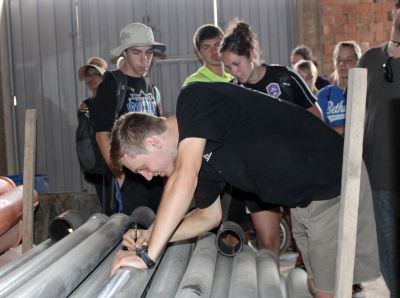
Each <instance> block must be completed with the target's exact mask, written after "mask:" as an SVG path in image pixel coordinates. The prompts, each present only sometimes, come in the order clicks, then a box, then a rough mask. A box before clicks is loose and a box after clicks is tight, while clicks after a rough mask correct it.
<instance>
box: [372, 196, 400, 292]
mask: <svg viewBox="0 0 400 298" xmlns="http://www.w3.org/2000/svg"><path fill="white" fill-rule="evenodd" d="M372 196H373V202H374V212H375V220H376V229H377V236H378V248H379V259H380V263H381V264H380V265H381V272H382V275H383V278H384V279H385V281H386V283H387V285H388V287H389V290H390V293H391V295H390V297H400V288H399V285H400V282H399V280H400V275H399V268H400V261H399V260H400V250H399V247H400V245H399V242H400V235H399V228H400V221H399V217H400V212H399V209H400V208H399V204H400V191H392V190H381V189H373V190H372Z"/></svg>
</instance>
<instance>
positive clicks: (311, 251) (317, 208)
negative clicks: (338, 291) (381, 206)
mask: <svg viewBox="0 0 400 298" xmlns="http://www.w3.org/2000/svg"><path fill="white" fill-rule="evenodd" d="M339 203H340V196H339V197H336V198H333V199H330V200H325V201H313V202H312V203H311V204H310V205H309V206H307V207H306V208H299V207H297V208H292V209H291V216H292V229H293V236H294V238H295V240H296V244H297V246H298V247H299V249H300V252H301V254H302V257H303V261H304V265H305V267H306V269H307V273H308V275H309V277H312V278H314V280H315V285H316V288H317V289H320V290H321V291H324V292H333V290H334V287H335V271H336V255H337V244H338V222H339V205H340V204H339ZM379 276H380V270H379V257H378V244H377V240H376V225H375V217H374V211H373V206H372V195H371V187H370V185H369V179H368V175H367V172H366V170H365V167H364V165H363V168H362V173H361V187H360V202H359V209H358V224H357V241H356V258H355V268H354V278H353V283H359V282H362V281H370V280H374V279H376V278H378V277H379Z"/></svg>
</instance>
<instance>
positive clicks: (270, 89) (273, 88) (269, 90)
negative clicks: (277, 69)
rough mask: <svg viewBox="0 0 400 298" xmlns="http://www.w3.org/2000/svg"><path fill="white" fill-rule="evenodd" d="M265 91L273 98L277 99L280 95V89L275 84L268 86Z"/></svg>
mask: <svg viewBox="0 0 400 298" xmlns="http://www.w3.org/2000/svg"><path fill="white" fill-rule="evenodd" d="M266 90H267V94H268V95H271V96H273V97H278V96H279V95H281V93H282V92H281V88H280V87H279V85H278V84H277V83H270V84H268V86H267V88H266Z"/></svg>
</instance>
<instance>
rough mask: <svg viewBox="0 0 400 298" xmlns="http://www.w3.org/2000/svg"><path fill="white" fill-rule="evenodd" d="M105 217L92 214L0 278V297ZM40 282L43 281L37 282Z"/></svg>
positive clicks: (64, 250)
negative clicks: (55, 241)
mask: <svg viewBox="0 0 400 298" xmlns="http://www.w3.org/2000/svg"><path fill="white" fill-rule="evenodd" d="M107 218H108V217H107V216H106V215H104V214H100V213H96V214H94V215H92V216H91V217H90V219H89V220H88V221H87V222H86V223H85V224H84V225H82V226H81V227H80V228H78V229H77V230H76V231H75V232H74V233H71V234H70V235H68V236H67V237H65V238H63V239H62V240H60V241H58V242H57V243H55V244H53V245H52V246H50V247H49V248H48V249H46V250H45V251H43V252H42V253H41V254H39V255H38V256H36V257H34V258H32V259H31V260H30V261H28V262H26V263H25V264H24V266H22V267H20V268H18V269H16V270H14V271H12V272H11V273H9V274H8V275H7V276H5V277H3V278H2V279H0V297H4V296H6V295H8V294H9V293H11V292H12V291H14V290H15V289H17V288H19V287H20V286H22V285H23V284H26V282H27V281H28V280H31V279H32V278H33V277H34V276H36V275H37V274H38V273H39V272H41V271H42V270H43V269H45V268H47V267H49V266H50V265H51V264H52V263H54V262H55V261H57V260H58V259H59V258H60V257H61V256H63V255H64V254H66V253H67V252H68V251H70V250H71V249H72V248H73V247H75V246H76V245H77V244H79V243H81V242H82V241H83V240H84V239H85V238H87V237H88V236H89V235H91V234H92V233H93V232H94V231H96V230H97V229H98V228H99V227H101V226H102V225H103V224H104V222H105V221H106V220H107ZM42 283H43V281H41V282H39V284H42ZM26 297H27V296H26Z"/></svg>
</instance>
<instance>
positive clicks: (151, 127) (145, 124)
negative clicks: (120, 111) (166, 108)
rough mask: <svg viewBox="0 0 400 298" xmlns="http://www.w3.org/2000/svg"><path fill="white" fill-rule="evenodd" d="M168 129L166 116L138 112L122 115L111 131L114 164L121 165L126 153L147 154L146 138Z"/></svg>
mask: <svg viewBox="0 0 400 298" xmlns="http://www.w3.org/2000/svg"><path fill="white" fill-rule="evenodd" d="M166 130H167V126H166V124H165V118H162V117H156V116H153V115H149V114H145V113H136V112H130V113H126V114H124V115H122V116H121V117H120V118H119V119H118V120H117V121H116V122H115V124H114V127H113V129H112V131H111V148H110V159H111V162H112V164H113V165H114V166H115V167H121V164H120V160H121V158H122V156H123V155H124V154H127V155H129V156H131V157H135V156H136V155H139V154H146V153H147V150H146V146H145V139H146V138H148V137H150V136H155V135H160V134H162V133H163V132H165V131H166Z"/></svg>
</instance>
